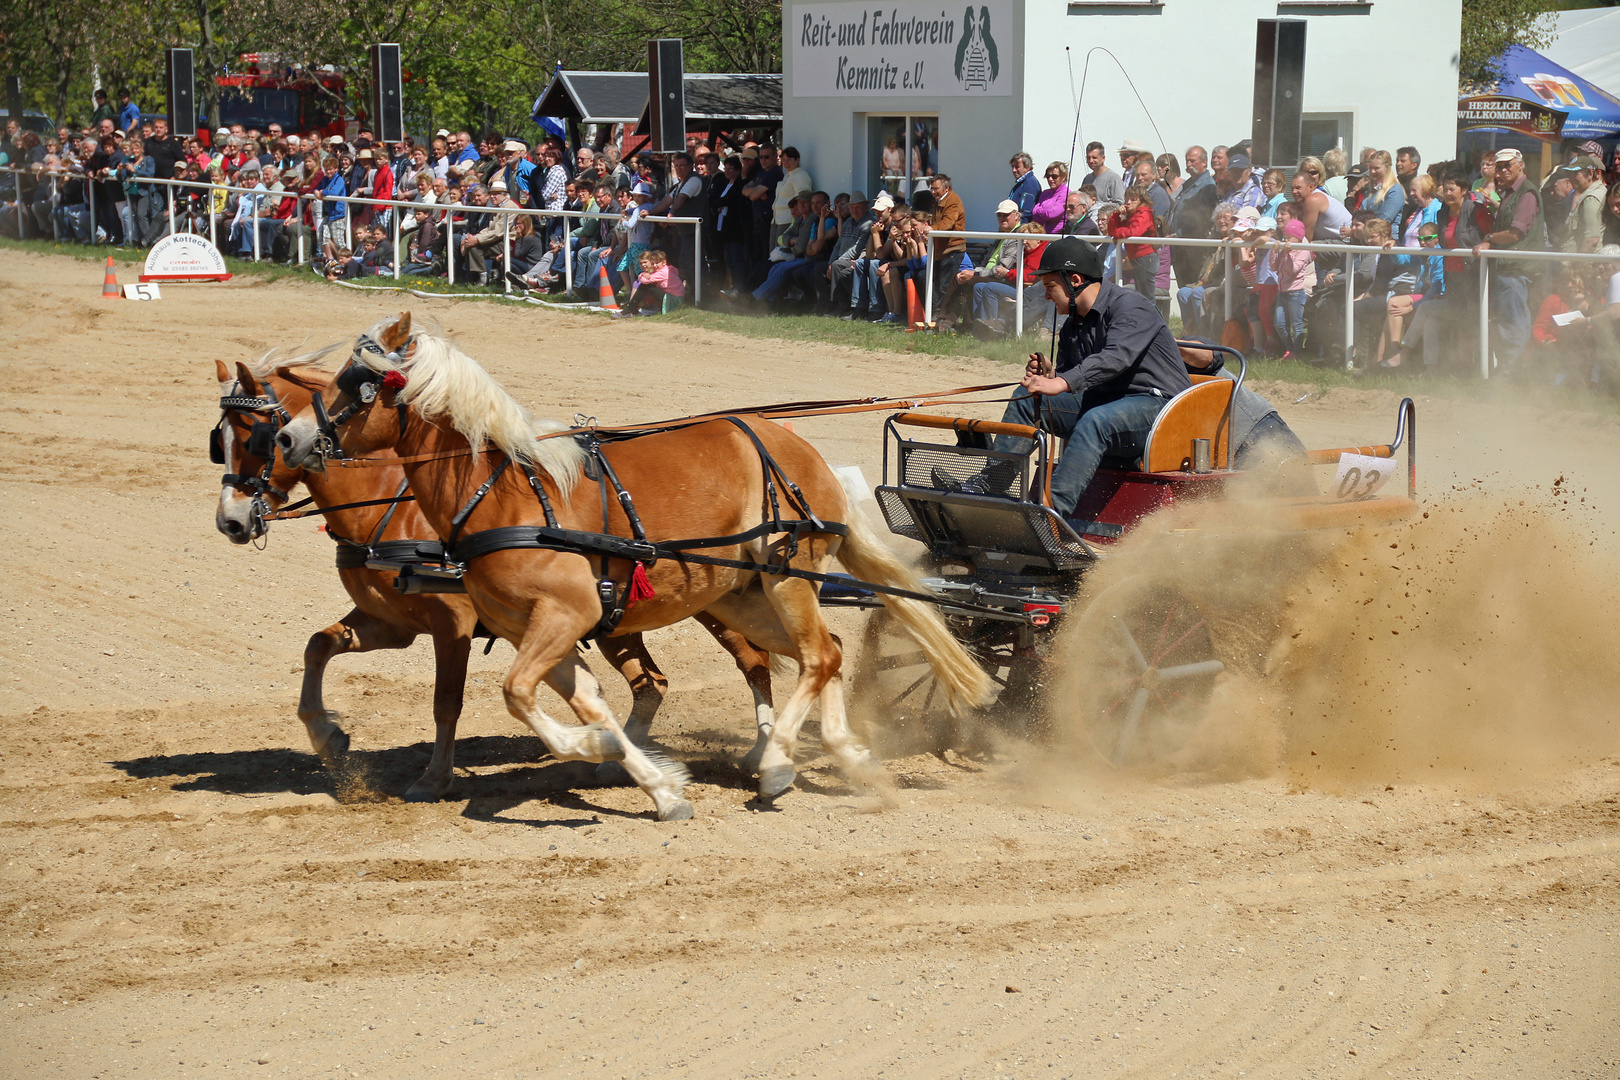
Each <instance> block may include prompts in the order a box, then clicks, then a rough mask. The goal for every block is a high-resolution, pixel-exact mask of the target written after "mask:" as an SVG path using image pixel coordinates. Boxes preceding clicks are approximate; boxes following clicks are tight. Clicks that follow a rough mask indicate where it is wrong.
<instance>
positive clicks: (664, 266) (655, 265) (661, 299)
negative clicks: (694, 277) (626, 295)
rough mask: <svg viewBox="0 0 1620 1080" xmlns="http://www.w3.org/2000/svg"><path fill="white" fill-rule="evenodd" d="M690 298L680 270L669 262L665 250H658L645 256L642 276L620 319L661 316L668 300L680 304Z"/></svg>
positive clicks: (642, 259) (642, 258)
mask: <svg viewBox="0 0 1620 1080" xmlns="http://www.w3.org/2000/svg"><path fill="white" fill-rule="evenodd" d="M685 296H686V285H685V284H684V283H683V282H682V281H681V275H680V272H679V271H678V270H676V268H675V267H674V266H673V265H672V264H671V263H670V262H669V257H668V256H667V255H666V254H665V253H664V251H663V249H661V248H654V249H652V250H650V251H647V252H645V253H644V254H643V255H642V256H641V274H640V275H639V276H638V277H637V278H636V284H635V287H634V288H633V289H632V290H631V292H630V299H629V300H627V301H626V302H625V305H624V310H623V311H622V312H620V313H619V314H620V315H624V316H628V315H659V314H662V313H663V311H664V305H665V297H673V298H674V299H675V301H676V302H677V303H679V301H680V300H681V299H682V298H684V297H685Z"/></svg>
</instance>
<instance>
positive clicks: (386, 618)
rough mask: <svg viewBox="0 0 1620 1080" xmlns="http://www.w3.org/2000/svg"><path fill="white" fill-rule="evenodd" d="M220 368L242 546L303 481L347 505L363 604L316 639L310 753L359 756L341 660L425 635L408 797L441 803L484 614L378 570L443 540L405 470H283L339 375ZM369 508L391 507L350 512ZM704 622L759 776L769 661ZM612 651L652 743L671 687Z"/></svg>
mask: <svg viewBox="0 0 1620 1080" xmlns="http://www.w3.org/2000/svg"><path fill="white" fill-rule="evenodd" d="M299 359H309V357H303V358H299ZM215 367H216V369H217V373H218V376H219V384H220V400H221V404H222V405H223V406H224V409H223V416H222V417H221V429H220V436H221V437H220V439H219V442H218V444H217V447H218V455H219V456H220V457H222V458H223V461H222V462H221V464H223V465H225V467H226V476H225V482H224V483H222V484H221V489H220V499H219V508H218V510H217V511H216V513H215V519H214V520H215V525H216V527H217V528H218V529H219V531H220V532H221V533H223V534H224V535H225V536H226V537H228V538H230V540H231V541H232V542H234V543H238V544H246V543H249V542H250V541H253V540H256V539H258V538H259V537H260V536H262V535H263V534H264V532H265V529H266V527H267V526H266V523H265V519H264V514H265V513H266V511H269V510H272V509H274V508H276V507H278V506H281V505H284V504H285V503H286V502H287V499H288V492H290V491H292V490H293V488H294V487H295V486H297V485H298V484H303V485H304V486H305V487H306V488H307V489H308V491H309V494H310V498H311V500H312V501H313V502H314V503H315V505H316V506H317V507H318V508H320V509H323V510H324V509H325V508H327V507H340V509H337V510H335V511H333V512H332V513H330V514H328V515H326V522H327V531H328V534H329V535H330V536H331V537H332V538H333V539H334V540H336V541H337V543H338V549H337V550H338V560H337V561H338V577H339V579H340V580H341V581H342V582H343V587H344V589H345V591H347V592H348V594H349V597H350V598H351V599H352V600H353V601H354V605H355V606H354V608H353V610H351V611H350V612H349V613H348V614H347V615H345V616H344V617H343V618H342V619H340V620H338V621H337V622H335V623H333V624H332V625H331V626H328V627H327V628H326V629H324V630H320V631H317V632H316V633H315V634H314V635H313V636H311V637H310V639H309V644H308V645H306V646H305V648H304V680H303V689H302V692H301V694H300V695H299V702H298V718H299V719H300V720H302V721H303V722H304V727H305V730H306V731H307V733H308V735H309V741H310V745H311V746H312V747H313V748H314V750H315V752H316V753H317V754H319V755H320V757H321V759H322V760H323V761H324V762H326V764H327V765H328V766H333V765H336V764H337V763H338V762H339V761H340V760H341V759H342V757H343V755H344V753H346V752H347V750H348V747H349V736H348V735H347V734H346V733H345V732H344V731H343V729H342V728H340V727H339V726H338V724H337V720H338V714H337V713H335V712H333V711H331V710H329V709H328V708H327V707H326V705H325V702H324V697H323V694H322V681H323V676H324V674H325V671H326V665H327V664H328V662H330V661H331V659H332V658H333V657H334V656H337V655H338V654H340V653H345V652H368V651H370V650H372V649H403V648H406V647H407V646H409V645H410V644H411V643H412V642H413V641H415V640H416V638H417V637H418V636H419V635H421V634H428V635H430V636H431V637H432V639H433V651H434V657H435V662H436V672H435V684H434V691H433V718H434V722H435V725H436V729H437V730H436V733H435V738H434V745H433V758H432V760H431V761H430V762H429V763H428V767H427V771H426V772H424V773H423V774H422V776H421V777H420V778H419V779H418V780H417V781H416V782H415V783H414V784H412V785H411V787H410V789H409V790H408V791H406V793H405V798H406V800H407V801H411V802H428V801H433V800H436V799H438V798H441V797H442V796H443V795H444V794H445V793H446V792H448V791H449V788H450V784H451V779H452V770H453V769H454V766H455V739H456V723H457V721H458V720H459V719H460V717H461V708H462V698H463V694H464V691H465V687H466V679H467V657H468V652H469V651H470V649H471V646H472V640H473V636H474V631H475V628H476V627H477V624H478V616H477V613H476V612H475V611H474V610H473V606H472V602H471V601H470V600H468V598H467V597H466V596H465V595H464V594H459V593H422V594H418V595H404V594H402V593H400V592H399V591H398V590H397V589H395V588H394V580H395V578H396V576H397V575H396V574H395V573H394V572H393V571H391V570H373V569H368V568H367V566H366V562H367V553H368V550H369V549H371V548H373V547H376V546H377V545H379V544H381V545H388V544H391V543H397V542H402V541H412V540H416V541H427V540H433V539H436V536H435V534H434V532H433V527H432V526H431V525H429V524H428V522H427V519H426V518H424V517H423V516H422V512H421V511H420V510H419V509H418V508H417V507H416V504H415V503H414V502H410V501H400V502H389V501H388V500H392V499H394V498H395V496H397V495H399V494H400V493H401V488H402V486H403V484H404V480H405V473H404V470H403V469H401V468H400V467H399V466H397V465H395V466H390V467H385V468H376V469H366V470H342V471H339V472H333V473H330V474H328V473H322V472H312V471H307V470H304V469H293V468H290V467H288V466H287V465H286V463H285V462H278V461H277V460H276V457H275V453H274V443H273V441H271V439H272V438H273V433H274V429H275V428H277V427H279V425H280V423H281V422H283V421H285V420H286V419H290V418H291V417H292V416H293V415H295V414H297V413H298V412H301V411H302V410H304V409H306V408H308V407H309V404H310V398H311V396H312V394H314V393H316V392H319V391H320V390H323V389H325V387H326V385H327V383H328V382H330V381H331V375H330V373H327V372H322V371H319V370H317V369H314V368H309V367H293V368H290V369H285V370H284V372H282V373H279V374H278V373H276V372H275V370H274V369H275V367H276V362H275V360H273V359H272V358H270V357H266V358H263V359H261V360H259V361H258V362H256V363H254V364H252V365H248V364H242V363H238V364H237V365H236V374H235V376H234V377H233V376H232V375H231V374H230V372H229V371H228V370H227V369H226V367H225V365H224V364H223V363H220V362H219V361H217V360H216V361H215ZM267 429H268V430H267ZM267 434H268V435H269V436H270V437H266V435H267ZM366 502H381V503H383V505H373V506H353V507H350V506H349V504H351V503H366ZM342 507H347V508H346V509H343V508H342ZM701 621H702V622H703V625H704V627H705V628H706V629H708V630H709V632H710V633H712V634H713V635H714V636H715V639H716V640H717V641H719V642H720V644H721V646H722V647H723V648H725V650H726V651H727V652H728V653H730V654H731V656H732V657H733V659H735V660H736V662H737V666H738V668H739V669H741V671H742V673H743V675H744V677H745V678H746V679H747V681H748V685H749V688H750V690H751V691H752V692H753V694H754V701H755V716H756V723H757V725H758V729H759V734H758V737H757V739H756V741H755V745H754V749H753V750H752V751H750V754H749V756H748V758H745V759H744V766H745V767H747V768H750V769H752V768H756V767H757V760H758V758H759V756H760V755H761V754H763V753H764V750H765V746H766V740H767V738H768V737H769V734H770V730H771V725H772V719H773V717H772V711H771V678H770V663H769V658H768V656H767V655H766V654H764V653H762V652H760V651H759V650H756V649H754V648H753V647H752V646H750V645H749V644H748V642H747V641H745V640H744V639H743V637H742V635H740V634H737V633H735V632H733V631H731V630H727V629H726V628H725V627H724V626H723V625H722V624H721V623H720V622H719V621H718V620H717V619H714V618H713V617H711V616H704V617H703V618H702V620H701ZM601 645H602V655H603V656H604V657H605V658H606V659H607V661H608V662H609V663H610V664H612V665H613V666H614V667H616V668H618V669H619V671H620V672H621V673H622V674H623V675H624V677H625V680H626V681H627V682H629V684H630V689H631V693H632V694H633V696H634V703H633V704H632V706H631V710H630V716H629V718H628V721H627V722H626V724H625V730H626V733H627V734H628V735H629V737H630V738H631V739H633V740H635V741H638V742H641V741H645V739H646V737H647V735H648V732H649V731H650V729H651V727H652V720H653V715H654V714H655V713H656V712H657V711H658V706H659V705H660V704H661V703H662V702H663V699H664V696H665V694H666V692H667V689H668V684H669V680H668V679H667V678H665V677H664V674H663V672H662V671H660V670H659V669H658V666H657V664H655V663H654V662H653V659H652V657H651V656H650V655H649V654H648V653H647V650H646V647H645V645H644V643H643V642H642V638H641V635H640V634H632V635H628V636H625V637H622V638H614V639H610V640H604V641H603V642H602V643H601ZM600 771H601V773H602V775H603V778H604V779H608V778H616V777H615V776H614V773H616V772H618V771H620V770H619V768H618V766H617V765H616V764H613V765H612V766H611V768H610V767H609V766H606V765H605V766H603V769H602V770H600Z"/></svg>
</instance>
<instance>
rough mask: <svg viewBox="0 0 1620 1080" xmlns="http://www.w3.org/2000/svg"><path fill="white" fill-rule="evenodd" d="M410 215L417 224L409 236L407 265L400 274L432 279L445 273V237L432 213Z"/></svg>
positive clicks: (412, 213)
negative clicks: (418, 275)
mask: <svg viewBox="0 0 1620 1080" xmlns="http://www.w3.org/2000/svg"><path fill="white" fill-rule="evenodd" d="M410 213H411V215H412V216H413V217H414V218H415V219H416V222H415V227H414V228H413V229H412V230H411V231H410V232H409V233H408V234H407V235H409V236H410V241H409V245H410V246H409V248H408V252H409V254H408V256H407V258H406V259H405V265H403V266H401V267H400V273H401V274H412V275H417V274H420V275H425V276H430V277H431V276H436V275H438V274H442V273H444V268H445V258H444V235H443V233H442V232H441V231H440V229H439V226H438V225H436V224H435V223H434V221H433V214H432V212H431V211H429V210H426V209H418V210H415V211H411V212H410Z"/></svg>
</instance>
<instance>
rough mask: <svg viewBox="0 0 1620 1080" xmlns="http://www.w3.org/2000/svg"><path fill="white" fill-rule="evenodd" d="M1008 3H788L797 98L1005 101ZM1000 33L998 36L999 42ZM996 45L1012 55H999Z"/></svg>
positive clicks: (1009, 77)
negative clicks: (984, 98)
mask: <svg viewBox="0 0 1620 1080" xmlns="http://www.w3.org/2000/svg"><path fill="white" fill-rule="evenodd" d="M1012 16H1013V10H1012V4H1011V2H1010V0H996V2H992V3H988V4H969V5H967V7H966V9H965V10H964V9H963V8H957V7H953V6H951V5H949V4H946V5H944V6H941V5H939V4H928V3H905V4H794V5H793V6H792V8H791V9H790V12H789V15H788V30H787V34H786V36H787V39H788V47H789V49H790V50H791V52H792V56H793V87H792V93H793V95H794V96H795V97H975V96H988V97H1008V96H1011V94H1012V92H1013V82H1014V78H1013V72H1011V71H1009V70H1008V68H1007V60H1006V58H1007V57H1010V56H1016V55H1017V47H1016V43H1015V42H1014V41H1013V36H1012V35H1013V18H1012ZM998 35H1000V36H999V38H998ZM998 40H999V41H1004V42H1005V43H1006V46H1007V47H1008V48H1009V49H1011V50H1012V51H1011V52H1009V53H1007V54H1005V55H1004V54H1003V53H1002V51H1001V49H1000V48H998V45H997V43H998Z"/></svg>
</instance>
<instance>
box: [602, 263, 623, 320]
mask: <svg viewBox="0 0 1620 1080" xmlns="http://www.w3.org/2000/svg"><path fill="white" fill-rule="evenodd" d="M600 269H601V271H602V283H601V285H600V286H599V287H598V289H597V292H598V294H599V299H598V300H597V303H599V304H601V305H602V310H603V311H618V310H619V301H618V300H617V299H615V298H614V296H613V286H612V285H611V284H610V283H609V282H608V273H607V267H605V266H603V267H600Z"/></svg>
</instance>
